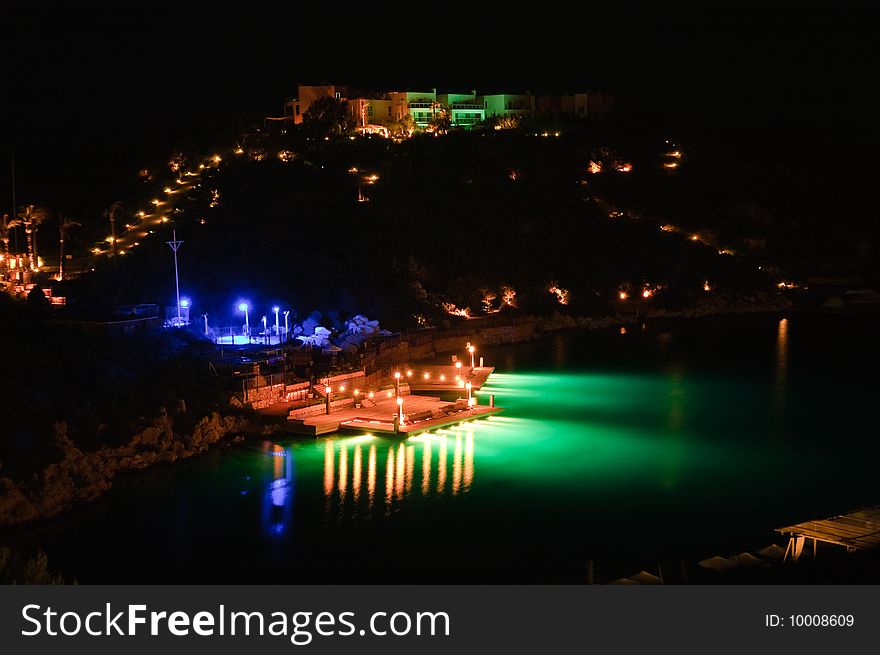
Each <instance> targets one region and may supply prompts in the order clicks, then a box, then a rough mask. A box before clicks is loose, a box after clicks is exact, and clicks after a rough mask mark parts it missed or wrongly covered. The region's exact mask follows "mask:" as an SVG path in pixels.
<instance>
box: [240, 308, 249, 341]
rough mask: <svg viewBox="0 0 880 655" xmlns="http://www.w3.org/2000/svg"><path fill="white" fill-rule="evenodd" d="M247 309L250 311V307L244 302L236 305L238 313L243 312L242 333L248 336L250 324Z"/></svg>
mask: <svg viewBox="0 0 880 655" xmlns="http://www.w3.org/2000/svg"><path fill="white" fill-rule="evenodd" d="M248 309H250V306H249V305H248V304H247V303H246V302H240V303H238V311H240V312H244V333H245V334H246V335H248V336H250V334H251V323H250V319H249V318H248Z"/></svg>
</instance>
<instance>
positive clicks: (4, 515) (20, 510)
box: [0, 478, 40, 525]
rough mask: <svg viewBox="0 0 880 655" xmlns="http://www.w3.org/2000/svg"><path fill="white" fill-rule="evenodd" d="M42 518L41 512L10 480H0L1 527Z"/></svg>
mask: <svg viewBox="0 0 880 655" xmlns="http://www.w3.org/2000/svg"><path fill="white" fill-rule="evenodd" d="M39 517H40V512H39V510H38V509H37V508H36V507H35V506H34V504H33V503H32V502H31V501H30V500H29V499H28V498H27V496H25V495H24V493H22V491H21V489H19V487H18V485H16V484H15V483H14V482H13V481H12V480H10V479H9V478H0V525H17V524H20V523H28V522H30V521H34V520H36V519H38V518H39Z"/></svg>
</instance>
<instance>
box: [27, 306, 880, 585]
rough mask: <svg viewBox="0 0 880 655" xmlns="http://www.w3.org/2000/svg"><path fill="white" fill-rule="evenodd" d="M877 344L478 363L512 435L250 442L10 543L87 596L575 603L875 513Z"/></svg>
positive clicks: (705, 347) (480, 429) (697, 328)
mask: <svg viewBox="0 0 880 655" xmlns="http://www.w3.org/2000/svg"><path fill="white" fill-rule="evenodd" d="M877 327H878V321H877V319H876V318H871V317H869V318H857V317H839V316H797V315H795V316H753V317H743V318H723V319H721V318H719V319H703V320H695V321H690V322H675V323H668V324H663V323H653V324H649V325H647V326H645V327H644V328H643V329H642V328H635V327H633V328H630V329H628V330H627V331H626V334H620V332H619V331H618V330H616V329H615V330H607V331H594V332H578V331H571V332H566V333H558V334H556V335H554V336H551V337H548V338H545V339H543V340H540V341H536V342H531V343H527V344H519V345H507V346H495V347H488V346H487V347H484V348H483V349H482V354H483V355H484V356H485V357H486V358H487V361H490V362H491V363H492V365H493V366H495V367H496V371H495V373H494V374H493V375H492V376H491V378H490V379H489V381H488V383H487V384H486V386H484V387H483V388H482V389H481V390H480V392H479V394H480V395H481V396H485V395H486V394H494V396H495V398H496V402H497V403H498V405H499V406H503V407H504V409H505V411H504V412H503V414H500V415H497V416H490V417H488V418H485V419H483V420H479V421H474V422H468V423H463V424H461V425H458V426H453V427H451V428H447V429H439V430H434V431H431V432H428V433H425V434H420V435H418V436H415V437H411V438H409V439H405V440H399V439H394V440H392V439H386V438H382V437H379V436H375V435H371V434H367V433H364V434H357V435H353V436H345V437H342V436H329V437H319V438H314V437H312V438H302V437H293V436H289V435H281V434H279V435H276V436H274V437H268V438H266V439H262V440H257V441H251V442H248V443H245V444H243V445H241V446H240V447H237V448H229V449H225V450H217V451H214V452H211V453H208V454H207V455H205V456H203V457H200V458H197V459H193V460H190V461H186V462H182V463H179V464H175V465H174V466H169V467H165V468H159V469H155V470H151V471H147V472H145V473H141V474H136V475H130V476H127V477H125V478H122V479H119V480H118V481H117V482H116V483H115V488H114V490H113V491H112V492H111V493H110V494H109V495H108V496H107V497H106V498H104V499H102V500H100V501H98V502H96V503H94V504H92V505H89V506H86V507H83V508H80V509H78V510H75V511H73V512H71V513H70V514H69V515H67V516H65V517H63V518H62V519H60V520H58V521H56V522H54V523H51V524H47V525H45V526H40V527H36V528H31V529H29V530H27V531H23V532H20V533H18V534H17V538H18V539H19V540H20V541H21V542H22V543H24V544H33V545H36V544H39V545H40V546H42V547H43V548H45V550H46V551H47V553H48V555H49V558H50V561H52V562H53V563H55V564H56V565H57V566H58V567H59V568H60V569H61V570H62V571H63V572H64V573H65V575H67V576H69V577H71V578H76V579H77V580H78V581H79V582H81V583H99V582H191V583H196V582H239V583H246V582H252V583H272V582H277V583H288V582H293V583H295V582H303V583H306V582H309V583H351V582H371V583H404V582H409V583H419V582H426V583H427V582H435V583H438V582H440V583H452V582H486V583H489V582H508V583H536V582H573V583H580V582H584V581H585V566H586V563H587V561H589V560H592V561H593V562H594V565H595V569H596V576H597V578H598V579H599V580H600V581H601V580H608V579H611V578H615V577H620V576H621V575H627V574H631V573H633V572H635V571H638V570H640V569H642V568H646V567H650V566H652V565H653V564H655V563H656V562H657V561H658V559H660V558H664V557H680V558H682V559H701V558H703V557H708V556H712V555H715V554H721V555H725V554H730V553H735V552H741V551H743V550H748V549H754V548H761V547H763V546H766V545H768V544H769V543H771V542H772V541H774V539H775V540H776V542H777V543H783V541H782V540H781V539H779V538H778V535H775V534H774V532H773V529H774V528H775V527H778V526H781V525H786V524H789V523H792V522H796V521H801V520H806V519H809V518H814V517H820V516H825V515H833V514H835V513H841V512H845V511H848V510H851V509H853V508H855V507H859V506H864V505H870V504H877V503H878V502H880V483H878V481H877V479H876V476H875V475H874V470H873V463H874V462H875V461H876V457H877V455H878V454H880V452H878V451H880V446H878V441H877V440H876V438H875V437H874V436H873V435H874V434H875V432H876V430H875V418H874V415H875V412H876V410H875V404H876V403H875V401H876V396H875V392H876V384H875V382H874V380H875V378H876V371H877V365H878V363H880V351H878V346H877V344H876V338H875V335H876V334H877ZM807 355H809V356H807ZM481 402H483V401H481ZM817 481H820V482H817Z"/></svg>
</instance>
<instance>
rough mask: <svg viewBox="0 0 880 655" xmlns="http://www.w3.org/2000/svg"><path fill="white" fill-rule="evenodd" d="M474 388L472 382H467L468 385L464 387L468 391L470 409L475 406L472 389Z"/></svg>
mask: <svg viewBox="0 0 880 655" xmlns="http://www.w3.org/2000/svg"><path fill="white" fill-rule="evenodd" d="M472 386H473V385H471V383H470V382H467V383H466V384H465V385H464V387H465V389H467V394H468V396H467V401H468V407H471V406H473V404H474V403H473V397H472V396H471V388H472Z"/></svg>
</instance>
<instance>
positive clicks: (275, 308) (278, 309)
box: [272, 305, 281, 314]
mask: <svg viewBox="0 0 880 655" xmlns="http://www.w3.org/2000/svg"><path fill="white" fill-rule="evenodd" d="M272 311H273V312H275V313H276V314H277V313H278V312H280V311H281V308H280V307H279V306H278V305H275V306H274V307H273V308H272Z"/></svg>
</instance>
